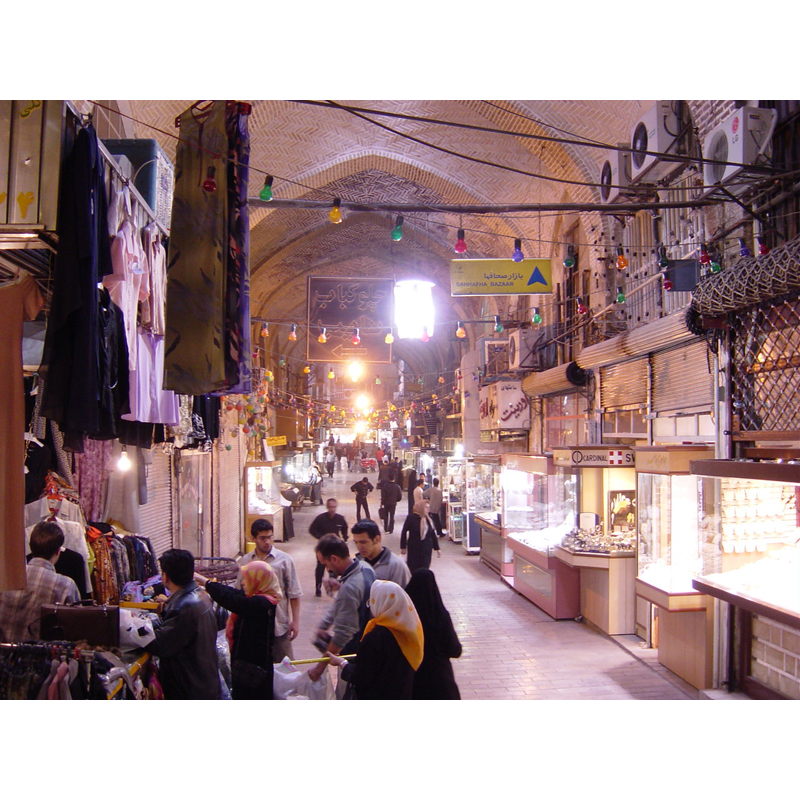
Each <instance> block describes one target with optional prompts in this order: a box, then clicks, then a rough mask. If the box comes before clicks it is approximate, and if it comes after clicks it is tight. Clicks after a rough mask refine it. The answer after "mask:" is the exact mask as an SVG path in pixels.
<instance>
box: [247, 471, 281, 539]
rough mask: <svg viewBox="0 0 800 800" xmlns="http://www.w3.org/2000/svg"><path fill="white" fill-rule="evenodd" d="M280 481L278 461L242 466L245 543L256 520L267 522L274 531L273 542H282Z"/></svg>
mask: <svg viewBox="0 0 800 800" xmlns="http://www.w3.org/2000/svg"><path fill="white" fill-rule="evenodd" d="M280 479H281V462H280V461H248V462H247V463H246V464H245V465H244V492H245V496H244V511H245V540H244V541H245V543H247V541H248V540H249V533H250V526H251V525H252V523H253V521H254V520H256V519H267V520H269V521H270V522H271V523H272V525H273V528H274V529H275V541H276V542H282V541H283V540H284V537H283V507H282V504H281V487H280V484H281V481H280Z"/></svg>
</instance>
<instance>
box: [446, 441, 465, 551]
mask: <svg viewBox="0 0 800 800" xmlns="http://www.w3.org/2000/svg"><path fill="white" fill-rule="evenodd" d="M469 461H470V459H468V458H459V457H456V456H451V457H449V458H448V459H447V466H446V473H445V477H444V480H443V481H442V483H441V488H442V499H443V500H444V502H446V503H447V535H448V537H449V538H450V540H451V541H453V542H461V541H462V539H463V538H464V494H465V492H466V465H467V463H468V462H469Z"/></svg>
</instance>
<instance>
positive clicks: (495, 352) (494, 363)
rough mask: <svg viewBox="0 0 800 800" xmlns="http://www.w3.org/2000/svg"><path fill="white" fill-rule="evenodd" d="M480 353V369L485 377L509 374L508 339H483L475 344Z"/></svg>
mask: <svg viewBox="0 0 800 800" xmlns="http://www.w3.org/2000/svg"><path fill="white" fill-rule="evenodd" d="M475 345H476V349H477V350H478V352H479V353H480V356H481V363H480V368H481V371H482V372H483V374H484V375H485V376H494V375H501V374H502V373H504V372H508V339H490V338H481V339H478V341H477V342H476V343H475Z"/></svg>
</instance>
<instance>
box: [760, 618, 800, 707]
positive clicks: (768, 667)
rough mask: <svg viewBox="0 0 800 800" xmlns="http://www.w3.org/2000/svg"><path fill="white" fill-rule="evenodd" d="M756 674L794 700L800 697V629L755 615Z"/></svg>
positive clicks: (765, 682)
mask: <svg viewBox="0 0 800 800" xmlns="http://www.w3.org/2000/svg"><path fill="white" fill-rule="evenodd" d="M751 659H752V661H751V665H750V669H751V674H752V676H753V677H754V678H755V679H756V680H757V681H759V682H760V683H763V684H764V685H765V686H768V687H769V688H770V689H774V690H775V691H776V692H779V693H780V694H782V695H784V696H785V697H788V698H790V699H792V700H800V631H798V630H797V629H795V628H789V627H787V626H786V625H781V624H779V623H777V622H774V621H773V620H770V619H766V618H765V617H759V616H756V615H754V616H753V643H752V656H751Z"/></svg>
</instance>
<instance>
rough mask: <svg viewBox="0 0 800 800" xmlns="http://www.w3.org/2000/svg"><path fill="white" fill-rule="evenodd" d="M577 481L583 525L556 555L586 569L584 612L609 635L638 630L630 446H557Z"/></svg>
mask: <svg viewBox="0 0 800 800" xmlns="http://www.w3.org/2000/svg"><path fill="white" fill-rule="evenodd" d="M553 463H554V465H555V467H556V469H559V470H561V471H562V475H563V476H564V478H566V479H568V480H571V481H575V484H574V485H575V498H576V512H577V514H576V516H577V524H576V525H575V527H573V528H572V529H571V530H570V531H569V532H568V533H567V534H566V536H565V537H564V538H563V539H562V540H561V543H560V544H557V545H555V547H554V555H555V557H556V558H558V559H560V560H561V561H563V562H564V564H566V565H567V566H569V567H572V568H573V569H576V570H578V571H579V572H580V613H581V615H582V616H583V617H584V618H585V619H586V620H587V621H589V622H591V623H592V624H593V625H595V626H597V627H598V628H599V629H600V630H602V631H603V632H605V633H607V634H609V635H612V636H614V635H618V634H632V633H634V632H635V605H636V604H635V591H634V580H635V578H636V552H635V542H636V533H635V531H636V476H635V472H634V457H633V451H632V450H631V449H630V448H628V447H616V446H610V445H603V446H600V445H597V446H591V447H570V448H567V449H555V450H554V451H553Z"/></svg>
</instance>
